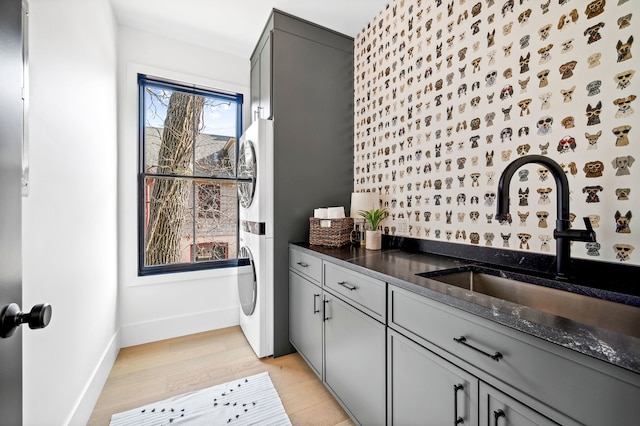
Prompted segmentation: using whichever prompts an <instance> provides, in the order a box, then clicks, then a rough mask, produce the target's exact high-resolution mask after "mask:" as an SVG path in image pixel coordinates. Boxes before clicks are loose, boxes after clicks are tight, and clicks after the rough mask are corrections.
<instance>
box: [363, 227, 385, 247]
mask: <svg viewBox="0 0 640 426" xmlns="http://www.w3.org/2000/svg"><path fill="white" fill-rule="evenodd" d="M365 248H366V249H367V250H380V249H381V248H382V232H380V231H367V234H366V236H365Z"/></svg>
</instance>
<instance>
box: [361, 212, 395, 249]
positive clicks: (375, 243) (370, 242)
mask: <svg viewBox="0 0 640 426" xmlns="http://www.w3.org/2000/svg"><path fill="white" fill-rule="evenodd" d="M358 214H359V215H360V216H362V217H364V218H365V220H366V221H367V223H368V224H369V229H367V232H366V235H365V247H366V248H367V249H368V250H380V248H381V247H382V232H381V231H380V229H379V228H378V226H379V225H380V222H382V221H383V220H384V219H386V218H387V216H389V212H388V211H387V209H374V208H372V209H371V210H360V211H359V212H358Z"/></svg>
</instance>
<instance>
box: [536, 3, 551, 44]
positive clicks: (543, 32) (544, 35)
mask: <svg viewBox="0 0 640 426" xmlns="http://www.w3.org/2000/svg"><path fill="white" fill-rule="evenodd" d="M549 1H551V0H549ZM551 27H552V25H551V24H547V25H544V26H542V27H540V29H539V30H538V35H539V36H540V41H545V40H546V39H548V38H549V35H551Z"/></svg>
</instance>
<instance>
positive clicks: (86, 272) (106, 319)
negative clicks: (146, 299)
mask: <svg viewBox="0 0 640 426" xmlns="http://www.w3.org/2000/svg"><path fill="white" fill-rule="evenodd" d="M30 9H31V14H30V15H31V20H30V22H31V28H30V30H31V31H30V48H31V52H30V53H31V97H30V99H31V115H30V132H31V138H30V142H31V152H30V159H31V195H30V196H29V197H28V198H25V199H24V202H23V206H24V208H23V251H24V252H23V259H24V261H23V269H24V272H23V274H24V282H23V304H24V306H23V307H24V308H25V309H29V308H30V307H31V306H32V305H34V304H36V303H40V302H48V303H50V304H51V305H52V306H53V317H52V320H51V324H50V325H49V327H48V328H47V329H45V330H36V331H34V330H28V329H23V333H24V334H23V335H24V345H23V351H24V353H23V359H24V367H23V368H24V374H23V375H24V379H23V382H24V391H23V399H24V424H26V425H54V424H55V425H62V424H68V423H71V424H84V423H85V422H86V420H87V419H88V415H89V414H90V412H91V410H92V408H93V404H94V403H95V399H96V398H97V393H96V391H97V392H99V391H100V388H101V386H102V383H103V381H104V378H105V377H106V374H108V372H109V369H110V368H111V365H112V364H113V360H114V359H115V355H116V354H117V350H118V348H119V343H118V339H117V316H116V314H117V307H116V302H117V292H118V287H117V266H118V265H117V254H116V250H117V223H116V219H117V193H116V189H117V187H116V182H117V181H116V172H117V168H116V160H117V132H116V129H117V122H116V106H117V105H116V71H117V69H116V42H117V39H116V31H117V26H116V23H115V18H114V15H113V13H112V11H111V6H110V4H109V2H108V0H56V1H51V0H30ZM94 383H97V384H98V385H97V386H93V387H92V386H91V385H92V384H94Z"/></svg>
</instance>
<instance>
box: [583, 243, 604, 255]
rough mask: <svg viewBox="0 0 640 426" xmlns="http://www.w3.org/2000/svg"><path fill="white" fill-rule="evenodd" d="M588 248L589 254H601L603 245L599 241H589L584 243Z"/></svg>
mask: <svg viewBox="0 0 640 426" xmlns="http://www.w3.org/2000/svg"><path fill="white" fill-rule="evenodd" d="M584 247H585V248H586V249H587V256H600V248H601V247H602V245H601V244H600V243H599V242H597V241H589V242H587V243H585V244H584Z"/></svg>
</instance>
